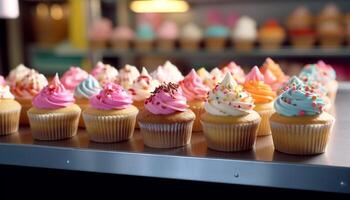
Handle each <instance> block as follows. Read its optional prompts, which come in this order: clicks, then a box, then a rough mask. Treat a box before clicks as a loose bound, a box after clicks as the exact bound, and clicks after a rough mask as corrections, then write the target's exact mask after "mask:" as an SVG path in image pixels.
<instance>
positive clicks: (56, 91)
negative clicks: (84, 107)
mask: <svg viewBox="0 0 350 200" xmlns="http://www.w3.org/2000/svg"><path fill="white" fill-rule="evenodd" d="M74 101H75V100H74V97H73V93H71V92H70V91H68V90H66V88H65V87H64V86H63V84H62V83H61V82H60V80H59V78H58V75H57V74H56V76H55V78H54V79H53V80H52V82H51V83H50V84H49V85H47V86H46V87H44V88H43V89H42V90H41V91H40V92H39V94H38V95H36V96H35V97H34V99H33V107H32V108H30V109H29V110H28V112H27V113H28V118H29V124H30V129H31V131H32V135H33V138H34V139H37V140H62V139H66V138H71V137H73V136H75V135H76V134H77V130H78V123H79V117H80V113H81V109H80V108H79V106H78V105H76V104H74Z"/></svg>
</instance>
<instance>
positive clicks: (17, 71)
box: [8, 64, 30, 85]
mask: <svg viewBox="0 0 350 200" xmlns="http://www.w3.org/2000/svg"><path fill="white" fill-rule="evenodd" d="M29 72H30V69H29V68H28V67H26V66H24V65H23V64H19V65H18V66H17V67H16V68H14V69H13V70H11V71H10V74H9V76H8V82H9V84H10V85H14V84H16V82H18V81H21V80H22V79H23V78H24V77H25V76H26V75H27V74H28V73H29Z"/></svg>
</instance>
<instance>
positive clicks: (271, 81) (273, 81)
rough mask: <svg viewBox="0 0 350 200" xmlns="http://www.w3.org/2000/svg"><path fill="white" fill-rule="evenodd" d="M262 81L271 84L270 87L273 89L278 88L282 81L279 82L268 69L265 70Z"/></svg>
mask: <svg viewBox="0 0 350 200" xmlns="http://www.w3.org/2000/svg"><path fill="white" fill-rule="evenodd" d="M264 81H265V83H267V84H268V85H270V86H271V89H272V90H273V91H277V90H279V89H280V88H281V87H282V85H283V82H279V81H278V79H277V77H276V76H275V75H274V74H273V73H272V72H271V70H270V69H266V70H265V72H264Z"/></svg>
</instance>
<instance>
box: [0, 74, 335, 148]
mask: <svg viewBox="0 0 350 200" xmlns="http://www.w3.org/2000/svg"><path fill="white" fill-rule="evenodd" d="M262 79H263V75H262V74H261V73H259V69H258V68H257V67H254V68H253V70H252V71H251V72H250V73H249V74H248V76H247V77H246V81H245V83H244V85H239V84H237V82H236V81H235V80H234V78H233V76H232V75H231V74H230V73H229V72H227V73H226V75H225V76H224V79H223V80H222V81H221V82H220V83H219V84H217V85H216V86H215V87H214V88H213V89H211V90H209V89H208V88H206V87H205V85H204V84H203V82H202V80H201V79H200V78H199V77H198V75H196V73H195V71H194V70H192V72H191V73H190V75H188V76H186V78H185V79H184V80H183V81H180V83H179V84H176V83H171V82H169V83H163V84H161V85H160V86H158V87H157V88H156V89H155V90H154V91H153V92H152V94H151V95H150V96H149V97H148V98H146V100H145V101H144V108H142V109H138V108H137V107H135V106H134V105H132V103H133V100H132V95H131V94H129V93H128V92H127V91H126V90H124V89H123V87H122V86H120V85H118V84H115V83H112V82H109V83H106V84H105V85H104V86H103V88H102V89H101V90H100V91H99V92H98V93H97V94H95V95H93V96H91V97H90V98H89V106H88V107H87V108H85V109H83V112H82V117H83V119H84V122H85V125H86V129H87V132H88V133H89V135H90V139H91V140H92V141H96V142H118V141H124V140H128V139H130V138H131V137H132V135H133V132H134V126H135V123H136V121H137V122H138V124H139V126H140V129H141V134H142V135H143V138H144V144H145V145H147V146H150V147H155V148H174V147H181V146H184V145H187V144H189V142H190V139H191V135H192V129H193V125H194V123H195V121H196V120H198V121H199V122H200V124H201V126H202V128H203V133H204V136H205V138H206V140H207V143H208V147H209V148H211V149H214V150H220V151H242V150H249V149H251V148H253V146H254V144H255V140H256V136H257V134H258V133H259V130H261V127H262V128H263V129H267V126H268V127H270V126H271V131H272V138H273V142H274V145H275V148H276V149H277V150H279V151H282V152H285V153H291V154H317V153H322V152H324V151H325V148H326V145H327V141H328V138H329V134H330V132H331V130H332V126H333V123H334V117H332V116H331V115H330V114H328V113H326V112H324V106H325V102H324V100H323V98H322V97H320V96H319V94H318V93H317V92H316V91H315V90H312V88H310V86H308V85H305V84H304V83H303V82H302V81H299V82H298V83H297V82H295V81H292V80H293V79H291V80H290V81H291V82H290V85H289V86H286V87H284V88H285V89H286V90H285V91H283V92H282V93H281V94H280V95H279V96H278V97H277V99H276V101H273V99H274V96H275V94H274V93H273V91H272V89H271V88H270V87H269V86H268V85H267V84H265V83H264V82H263V80H262ZM296 80H298V79H297V78H296ZM190 84H194V85H193V86H191V85H190ZM184 86H185V87H184ZM253 88H254V90H256V91H254V93H252V91H253ZM207 91H209V93H207ZM249 91H250V92H251V93H250V92H249ZM196 93H198V94H200V95H199V96H198V97H200V99H201V101H204V102H203V103H204V104H203V105H202V106H203V108H201V109H202V110H203V111H202V113H200V115H199V116H198V115H197V113H194V112H193V111H192V110H193V107H191V105H190V104H188V102H190V101H191V100H189V101H188V97H187V96H188V95H189V94H191V95H193V94H196ZM205 94H208V95H205ZM194 97H197V96H194ZM0 99H1V101H0V106H1V107H2V109H1V112H0V118H1V120H0V121H1V123H0V126H1V128H0V130H1V131H2V134H8V133H12V132H15V131H17V129H18V121H19V115H20V110H21V105H20V104H19V103H18V102H17V101H15V100H13V99H14V96H13V95H12V94H11V92H10V89H9V86H1V90H0ZM198 100H199V99H198ZM257 100H259V102H257V103H255V102H256V101H257ZM260 100H261V101H260ZM271 102H272V108H270V105H271ZM32 104H33V106H32V107H31V108H30V109H29V110H28V111H27V115H28V117H29V121H30V127H31V130H32V135H33V137H34V138H35V139H39V140H59V139H66V138H70V137H73V136H74V135H75V134H76V133H77V129H78V123H79V117H80V114H81V108H80V107H79V106H78V105H77V104H75V99H74V95H73V93H72V92H70V91H69V90H67V89H66V88H65V87H64V85H63V84H62V83H61V82H60V80H59V77H58V76H57V75H56V76H55V78H54V79H53V80H52V82H51V83H50V84H49V85H47V86H45V87H44V88H43V89H42V90H40V92H39V93H38V94H37V95H36V96H35V97H34V98H33V101H32ZM256 108H258V109H256ZM196 109H198V108H195V109H194V111H195V110H196ZM270 110H273V111H274V110H275V111H276V112H272V113H270ZM266 111H268V113H266ZM267 116H268V117H267ZM264 118H267V122H263V120H266V119H264ZM269 129H270V128H269Z"/></svg>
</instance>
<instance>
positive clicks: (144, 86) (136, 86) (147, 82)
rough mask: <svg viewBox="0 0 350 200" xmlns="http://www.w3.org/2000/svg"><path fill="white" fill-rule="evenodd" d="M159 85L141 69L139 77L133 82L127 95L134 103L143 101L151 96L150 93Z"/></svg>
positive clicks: (144, 69)
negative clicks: (129, 95) (130, 96)
mask: <svg viewBox="0 0 350 200" xmlns="http://www.w3.org/2000/svg"><path fill="white" fill-rule="evenodd" d="M158 85H159V82H158V81H157V80H155V79H152V77H151V76H150V75H149V74H148V72H147V70H146V68H144V67H143V68H142V72H141V75H140V76H139V77H138V78H137V79H136V80H135V81H134V83H133V85H132V87H131V88H130V89H129V93H130V94H131V95H132V99H133V100H134V101H143V100H145V99H147V98H148V97H149V96H151V92H153V91H154V89H155V88H156V87H157V86H158Z"/></svg>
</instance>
